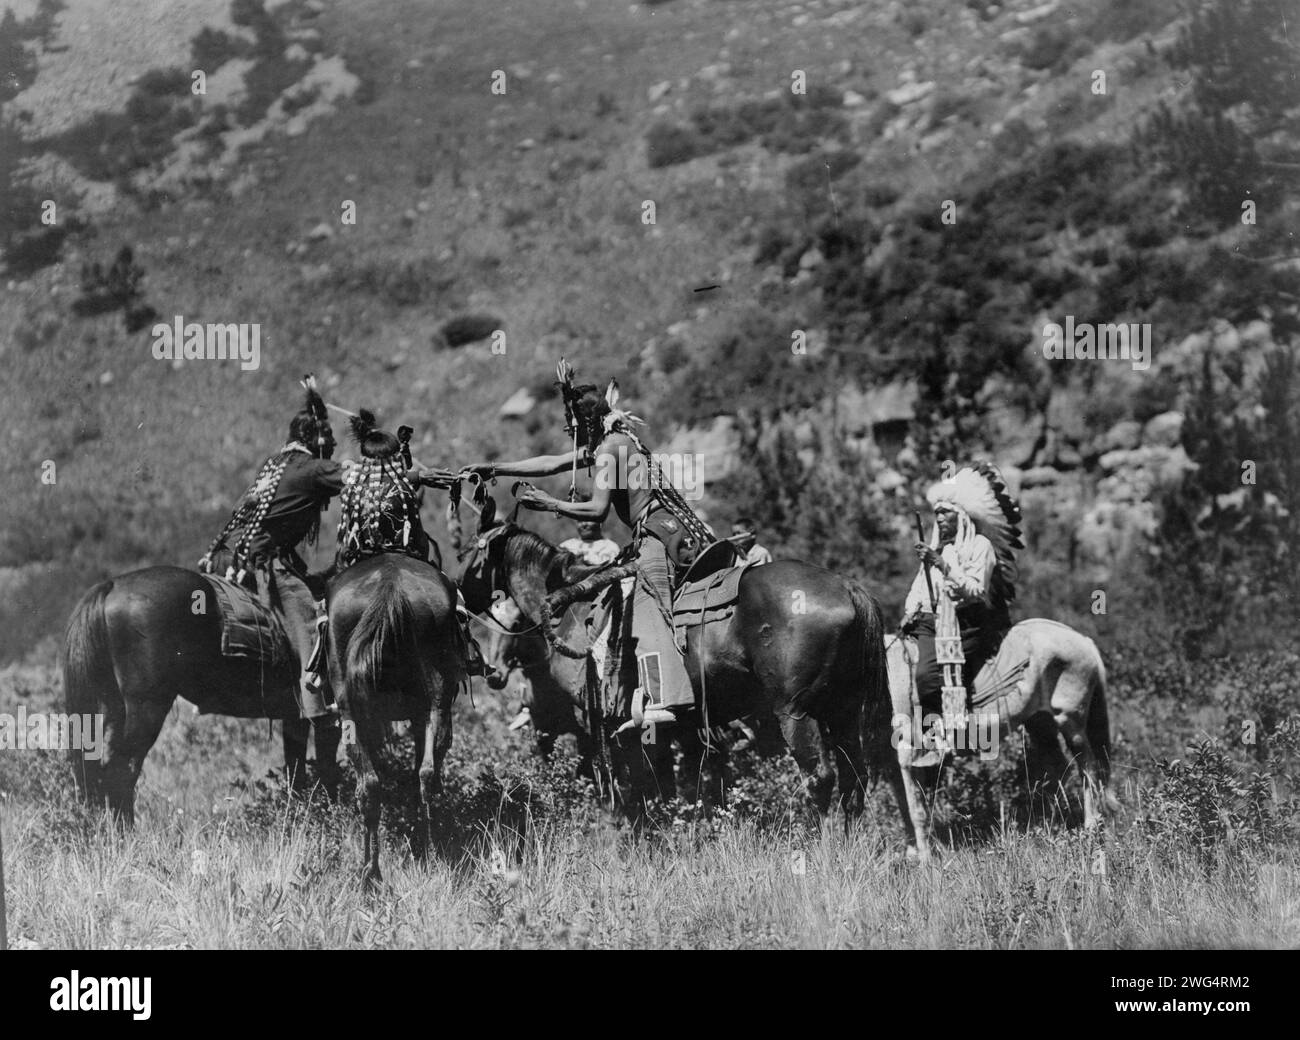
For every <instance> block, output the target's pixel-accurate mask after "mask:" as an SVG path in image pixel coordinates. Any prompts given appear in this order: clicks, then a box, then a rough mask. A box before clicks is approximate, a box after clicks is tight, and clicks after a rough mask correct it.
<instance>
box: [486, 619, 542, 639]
mask: <svg viewBox="0 0 1300 1040" xmlns="http://www.w3.org/2000/svg"><path fill="white" fill-rule="evenodd" d="M469 619H470V620H471V621H477V622H478V623H479V624H480V625H482V626H483V627H484V628H486V629H487V630H488V631H489V632H497V633H500V634H501V635H503V636H526V635H527V634H528V633H529V632H534V631H536V630H537V629H539V628H541V627H542V623H541V622H540V621H538V622H535V623H534V624H531V625H529V626H528V627H527V628H520V629H509V628H506V627H505V626H504V625H502V624H500V623H499V622H496V621H489V620H488V619H487V618H485V617H483V616H482V615H481V614H470V615H469Z"/></svg>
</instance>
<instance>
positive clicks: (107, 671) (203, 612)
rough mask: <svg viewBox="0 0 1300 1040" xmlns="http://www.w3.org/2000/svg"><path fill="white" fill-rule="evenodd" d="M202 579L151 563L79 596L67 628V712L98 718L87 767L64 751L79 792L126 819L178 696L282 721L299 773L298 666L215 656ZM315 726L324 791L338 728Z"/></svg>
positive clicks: (302, 750)
mask: <svg viewBox="0 0 1300 1040" xmlns="http://www.w3.org/2000/svg"><path fill="white" fill-rule="evenodd" d="M215 599H216V597H215V596H213V594H212V588H211V586H210V585H209V584H208V581H207V579H206V578H204V577H203V576H202V575H200V574H197V573H195V572H194V571H188V570H183V569H181V568H179V567H149V568H147V569H145V570H139V571H132V572H131V573H129V574H123V575H121V576H120V577H117V578H113V579H111V580H109V581H104V582H100V583H99V584H98V585H96V586H95V587H94V588H92V589H91V590H90V591H89V592H87V593H86V594H85V596H83V597H82V598H81V602H80V603H78V604H77V606H76V609H75V610H73V612H72V617H71V619H70V620H69V622H68V629H67V636H66V638H65V641H64V651H63V690H64V699H65V702H66V705H67V710H68V712H70V713H76V714H91V715H95V714H102V715H103V716H104V744H105V746H104V748H103V749H102V755H101V757H100V758H99V759H98V760H95V761H91V760H89V759H88V758H86V757H85V756H84V755H83V754H82V753H81V752H80V751H77V750H72V751H70V752H69V757H70V759H71V762H72V765H73V772H74V774H75V776H76V780H77V786H78V788H79V790H80V791H81V794H82V796H83V797H84V798H85V799H87V800H88V801H90V802H91V803H93V804H96V805H103V804H107V806H108V808H109V809H110V810H111V811H112V812H113V814H114V815H115V816H116V817H118V818H119V819H121V820H122V821H124V822H125V823H128V824H130V823H132V822H134V819H135V785H136V781H137V780H138V779H139V777H140V769H141V766H142V765H143V763H144V757H145V755H147V754H148V753H149V749H150V748H151V747H153V744H154V741H155V740H157V739H158V733H159V731H160V730H161V729H162V724H163V721H164V720H165V719H166V718H167V712H168V711H169V710H170V709H171V706H172V704H173V702H175V700H176V698H177V697H178V696H179V697H183V698H184V699H185V700H187V701H190V702H191V703H192V704H194V705H195V706H197V707H198V708H199V710H200V711H203V712H213V713H216V714H221V715H233V716H235V717H237V718H247V719H280V720H282V721H283V723H284V727H283V729H284V756H285V765H286V769H287V771H288V773H289V775H290V777H291V778H292V779H293V781H294V782H295V784H297V785H301V784H303V783H304V781H305V777H306V752H307V734H308V731H309V730H310V729H311V728H312V727H311V726H310V724H309V723H308V722H307V721H306V720H304V719H301V718H300V717H299V713H298V704H297V701H296V699H295V689H296V684H297V681H298V674H299V666H298V662H297V661H296V660H290V661H288V662H286V663H285V665H284V666H283V667H282V668H280V669H278V670H277V671H270V670H269V669H268V667H267V666H266V665H265V664H264V663H263V662H261V661H259V660H257V659H254V658H249V657H226V656H223V654H222V652H221V617H220V613H219V608H218V605H217V604H216V602H215ZM315 730H316V762H317V766H318V769H319V770H320V773H321V779H322V781H323V782H324V783H325V785H326V787H327V788H337V784H338V771H337V767H336V766H335V760H334V756H335V752H336V751H337V748H338V740H339V730H338V727H337V725H321V726H318V727H315Z"/></svg>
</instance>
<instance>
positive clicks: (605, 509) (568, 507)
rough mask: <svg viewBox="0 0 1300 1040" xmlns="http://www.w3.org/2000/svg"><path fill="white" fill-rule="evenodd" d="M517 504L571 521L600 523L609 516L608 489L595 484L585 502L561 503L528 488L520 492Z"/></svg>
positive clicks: (556, 499)
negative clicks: (594, 488) (564, 517)
mask: <svg viewBox="0 0 1300 1040" xmlns="http://www.w3.org/2000/svg"><path fill="white" fill-rule="evenodd" d="M519 502H520V503H521V504H522V505H524V506H525V507H527V508H528V509H536V510H539V511H541V512H544V513H555V514H556V515H557V516H567V517H568V518H569V519H571V520H595V521H597V522H601V521H603V520H604V519H605V517H606V516H607V515H609V488H608V487H604V486H602V485H601V484H600V482H597V484H596V490H595V491H594V492H593V493H592V496H591V498H589V499H588V500H587V501H586V502H561V501H560V500H559V499H558V498H554V497H553V496H551V495H548V494H546V492H544V491H538V490H537V489H536V488H529V489H528V490H526V491H522V492H520V495H519Z"/></svg>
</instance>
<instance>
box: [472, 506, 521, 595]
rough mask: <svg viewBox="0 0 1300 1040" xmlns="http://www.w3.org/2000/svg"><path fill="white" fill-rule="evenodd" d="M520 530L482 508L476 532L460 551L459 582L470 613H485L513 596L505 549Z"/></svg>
mask: <svg viewBox="0 0 1300 1040" xmlns="http://www.w3.org/2000/svg"><path fill="white" fill-rule="evenodd" d="M489 501H490V500H489ZM518 530H519V528H518V527H516V526H515V525H514V524H511V523H498V522H497V520H496V518H495V516H494V515H492V511H490V510H487V509H485V510H484V511H483V514H482V516H481V517H480V519H479V528H478V533H477V535H476V536H475V538H474V540H473V541H472V542H470V543H469V545H468V546H466V548H465V549H464V550H463V551H462V552H461V554H460V561H461V566H460V577H459V578H458V579H457V584H459V585H460V591H461V594H462V595H463V596H464V597H465V606H466V607H467V608H468V609H469V611H470V613H472V614H482V613H483V612H484V611H486V610H489V609H490V608H491V607H492V606H493V604H495V603H499V602H500V601H501V600H503V599H505V598H507V597H508V596H509V595H510V590H509V587H508V576H507V574H506V571H505V548H506V544H507V543H508V542H509V540H510V537H511V535H512V533H513V532H515V531H518Z"/></svg>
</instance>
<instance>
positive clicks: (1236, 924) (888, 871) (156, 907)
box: [5, 801, 1300, 949]
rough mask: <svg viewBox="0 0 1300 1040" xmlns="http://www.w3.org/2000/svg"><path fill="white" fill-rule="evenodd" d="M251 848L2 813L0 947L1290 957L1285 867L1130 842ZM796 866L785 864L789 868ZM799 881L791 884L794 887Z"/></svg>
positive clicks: (718, 831)
mask: <svg viewBox="0 0 1300 1040" xmlns="http://www.w3.org/2000/svg"><path fill="white" fill-rule="evenodd" d="M281 808H282V813H281V815H280V817H279V819H277V820H275V821H274V822H273V825H271V826H268V827H265V828H245V827H241V826H240V825H239V824H238V822H237V821H234V820H227V821H213V820H203V819H194V818H190V819H186V818H184V817H173V818H172V819H169V820H164V821H148V822H147V823H146V824H145V825H144V826H142V827H140V828H139V829H138V830H137V831H136V832H134V833H133V834H130V835H126V836H122V835H119V834H116V833H114V832H113V831H112V829H111V828H109V827H108V826H106V825H104V824H103V823H100V824H99V825H98V826H94V827H91V829H89V830H88V831H87V832H85V833H84V834H82V835H81V836H79V837H78V838H76V839H74V840H68V839H67V838H65V839H64V840H58V839H55V840H51V838H50V836H49V835H48V833H47V832H46V831H45V829H44V828H43V826H42V823H41V812H40V811H39V810H37V809H35V808H31V807H24V808H22V809H20V810H19V811H17V812H13V811H12V810H11V811H10V812H9V813H7V816H6V821H5V847H6V851H7V854H8V857H9V859H10V863H11V866H10V869H9V871H8V872H7V873H9V875H10V878H11V880H10V891H9V899H10V922H11V929H12V932H13V936H14V938H15V940H16V945H18V946H19V947H22V946H25V945H38V946H43V947H72V948H88V947H95V948H102V947H111V948H125V947H228V948H231V947H239V948H248V947H258V948H262V947H272V948H285V949H298V948H304V947H328V948H335V947H348V948H367V949H368V948H383V947H424V946H438V947H448V946H450V947H489V948H494V947H597V948H613V947H631V946H636V947H640V946H652V947H671V948H691V947H790V946H797V947H836V948H840V947H864V946H866V947H889V948H904V947H920V948H926V947H949V946H957V947H976V948H1016V947H1054V948H1061V947H1067V948H1068V947H1141V946H1157V947H1163V946H1207V947H1223V946H1264V947H1277V946H1283V945H1294V944H1295V943H1296V942H1297V941H1300V871H1298V870H1297V866H1300V864H1297V862H1296V857H1295V856H1294V855H1293V854H1284V855H1279V856H1263V855H1257V854H1253V853H1252V854H1248V855H1245V856H1241V857H1236V858H1227V857H1224V858H1222V859H1220V860H1219V861H1218V862H1216V863H1211V864H1208V865H1207V863H1206V862H1205V861H1204V860H1203V859H1202V858H1201V857H1199V856H1198V855H1197V854H1196V852H1195V851H1194V850H1183V849H1177V848H1172V849H1171V848H1169V847H1168V846H1162V845H1157V844H1153V843H1150V842H1148V841H1146V840H1145V839H1144V838H1142V837H1141V835H1140V834H1139V832H1138V831H1137V830H1136V829H1133V828H1129V829H1127V830H1121V831H1120V832H1119V833H1118V834H1114V833H1112V834H1109V835H1107V836H1105V837H1093V836H1090V835H1085V834H1083V833H1081V832H1077V831H1074V832H1067V831H1059V832H1055V833H1050V832H1046V831H1037V832H1030V833H1028V834H1025V833H1021V832H1019V831H1017V830H1014V829H1008V830H1006V831H1004V832H1003V833H1001V834H1000V835H998V836H997V837H996V838H995V839H994V840H992V841H991V842H989V843H988V844H986V845H985V846H983V847H971V848H966V849H959V850H957V851H952V852H949V853H948V854H947V855H946V856H945V857H944V861H943V865H942V867H941V868H940V869H935V870H921V869H918V868H916V867H914V866H911V865H909V864H907V863H905V862H904V861H903V860H902V859H901V858H900V857H899V856H898V854H897V851H896V850H895V849H892V848H887V847H886V845H885V843H884V842H883V841H882V835H881V834H880V832H879V831H878V830H871V829H868V828H859V829H858V830H856V831H855V832H854V833H853V834H852V835H850V836H848V837H845V836H844V834H843V832H842V831H841V830H840V829H838V828H837V827H835V826H831V827H828V828H825V829H823V830H822V831H820V832H811V833H806V834H805V833H799V832H796V833H794V834H791V833H787V834H784V835H782V834H780V833H777V832H771V831H767V832H765V831H763V830H761V829H759V828H758V827H756V826H754V825H753V824H752V823H746V822H726V821H724V822H722V823H720V824H708V825H705V824H699V825H692V826H685V827H681V828H678V829H669V830H668V831H665V832H660V833H657V834H654V835H652V836H650V837H649V838H647V839H644V840H641V841H633V840H632V839H631V838H629V837H628V836H627V835H625V834H622V833H619V832H617V831H615V830H614V829H613V828H612V827H609V826H605V825H597V826H595V827H591V828H588V829H586V830H583V829H582V828H580V827H579V826H576V825H574V824H572V823H570V822H566V821H563V820H554V821H543V822H541V823H538V824H537V825H535V826H533V827H531V828H529V829H528V830H527V831H526V832H525V833H524V834H523V835H522V836H521V835H520V832H519V831H517V830H515V829H513V828H511V827H506V826H502V825H500V824H499V823H493V822H488V823H487V824H486V825H485V827H484V830H483V833H482V840H481V841H479V842H477V843H475V845H474V846H472V847H470V848H467V849H465V850H464V851H463V852H462V853H461V855H460V856H459V857H454V858H451V859H447V860H434V861H433V862H432V863H431V864H430V865H428V866H423V865H420V864H417V863H414V862H412V861H411V859H410V858H409V856H404V855H402V854H401V853H400V851H399V850H398V849H396V848H395V847H390V848H388V849H387V850H386V861H385V866H386V884H385V885H384V887H383V888H382V889H381V890H379V891H378V892H377V893H375V894H372V895H367V894H366V893H364V892H363V891H362V890H361V889H360V887H359V886H358V884H357V882H356V867H357V865H358V864H359V863H360V860H361V850H360V847H359V841H358V838H357V828H356V826H355V820H354V818H353V817H352V815H351V813H349V812H346V811H334V812H323V813H322V812H319V811H318V812H312V811H310V810H308V809H305V808H304V807H303V806H302V804H301V803H293V802H290V801H285V802H283V803H282V806H281ZM796 852H799V853H801V854H802V855H801V856H796V855H795V853H796ZM800 864H802V873H800V872H799V867H800Z"/></svg>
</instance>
